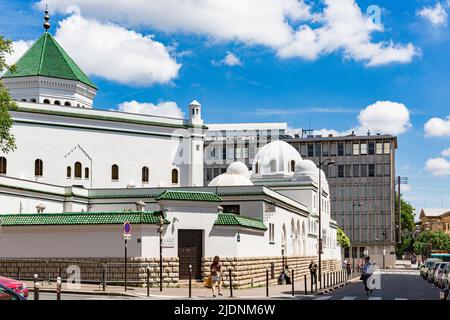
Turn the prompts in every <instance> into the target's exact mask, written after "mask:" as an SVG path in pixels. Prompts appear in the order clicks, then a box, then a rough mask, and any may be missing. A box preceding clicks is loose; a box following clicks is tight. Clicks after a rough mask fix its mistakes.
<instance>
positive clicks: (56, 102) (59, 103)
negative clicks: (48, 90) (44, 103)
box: [53, 100, 61, 106]
mask: <svg viewBox="0 0 450 320" xmlns="http://www.w3.org/2000/svg"><path fill="white" fill-rule="evenodd" d="M53 104H56V105H57V106H60V105H61V102H59V101H58V100H55V102H53Z"/></svg>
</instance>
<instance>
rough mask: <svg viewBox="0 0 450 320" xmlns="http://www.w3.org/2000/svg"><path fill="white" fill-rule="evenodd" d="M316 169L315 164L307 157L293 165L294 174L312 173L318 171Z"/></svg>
mask: <svg viewBox="0 0 450 320" xmlns="http://www.w3.org/2000/svg"><path fill="white" fill-rule="evenodd" d="M317 170H318V169H317V166H316V164H315V163H314V162H312V161H311V160H309V159H304V160H302V161H300V162H299V163H297V164H296V166H295V172H296V175H314V174H317V173H318V171H317Z"/></svg>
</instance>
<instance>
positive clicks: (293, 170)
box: [290, 160, 295, 172]
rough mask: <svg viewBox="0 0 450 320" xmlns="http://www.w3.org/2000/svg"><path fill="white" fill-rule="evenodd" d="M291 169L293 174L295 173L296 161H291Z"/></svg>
mask: <svg viewBox="0 0 450 320" xmlns="http://www.w3.org/2000/svg"><path fill="white" fill-rule="evenodd" d="M290 167H291V172H295V161H294V160H291V163H290Z"/></svg>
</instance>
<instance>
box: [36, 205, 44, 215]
mask: <svg viewBox="0 0 450 320" xmlns="http://www.w3.org/2000/svg"><path fill="white" fill-rule="evenodd" d="M44 210H45V205H44V204H43V203H39V204H38V205H37V206H36V211H37V213H43V212H44Z"/></svg>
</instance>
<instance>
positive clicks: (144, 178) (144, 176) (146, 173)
mask: <svg viewBox="0 0 450 320" xmlns="http://www.w3.org/2000/svg"><path fill="white" fill-rule="evenodd" d="M148 176H149V171H148V167H142V182H148Z"/></svg>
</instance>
